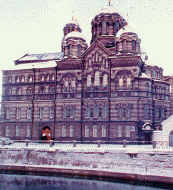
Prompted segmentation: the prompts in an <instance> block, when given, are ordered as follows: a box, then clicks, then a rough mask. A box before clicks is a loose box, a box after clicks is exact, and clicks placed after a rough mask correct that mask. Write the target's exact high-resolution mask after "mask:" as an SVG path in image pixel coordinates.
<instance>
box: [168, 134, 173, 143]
mask: <svg viewBox="0 0 173 190" xmlns="http://www.w3.org/2000/svg"><path fill="white" fill-rule="evenodd" d="M169 146H173V131H172V132H171V133H170V136H169Z"/></svg>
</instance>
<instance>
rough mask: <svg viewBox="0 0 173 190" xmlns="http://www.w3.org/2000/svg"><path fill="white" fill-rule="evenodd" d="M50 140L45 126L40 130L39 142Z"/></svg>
mask: <svg viewBox="0 0 173 190" xmlns="http://www.w3.org/2000/svg"><path fill="white" fill-rule="evenodd" d="M50 139H51V130H50V127H48V126H45V127H43V129H42V134H41V140H50Z"/></svg>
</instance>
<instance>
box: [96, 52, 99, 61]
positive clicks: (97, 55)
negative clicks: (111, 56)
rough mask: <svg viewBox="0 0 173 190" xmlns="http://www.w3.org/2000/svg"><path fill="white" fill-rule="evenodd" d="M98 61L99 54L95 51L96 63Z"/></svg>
mask: <svg viewBox="0 0 173 190" xmlns="http://www.w3.org/2000/svg"><path fill="white" fill-rule="evenodd" d="M98 61H99V54H98V52H96V63H97V62H98Z"/></svg>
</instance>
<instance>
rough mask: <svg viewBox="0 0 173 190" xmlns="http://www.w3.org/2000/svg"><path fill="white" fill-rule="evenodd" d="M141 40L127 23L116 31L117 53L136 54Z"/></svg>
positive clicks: (138, 51)
mask: <svg viewBox="0 0 173 190" xmlns="http://www.w3.org/2000/svg"><path fill="white" fill-rule="evenodd" d="M140 43H141V40H140V39H139V38H138V35H137V34H136V32H135V31H134V30H133V29H132V28H131V27H130V26H129V25H128V24H127V25H126V26H125V27H123V28H122V29H121V30H119V31H118V33H117V35H116V38H115V47H116V50H115V51H116V53H117V54H129V55H130V54H133V55H134V54H138V53H140Z"/></svg>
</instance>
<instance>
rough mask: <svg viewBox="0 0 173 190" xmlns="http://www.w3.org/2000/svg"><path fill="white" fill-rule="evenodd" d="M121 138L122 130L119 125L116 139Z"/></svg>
mask: <svg viewBox="0 0 173 190" xmlns="http://www.w3.org/2000/svg"><path fill="white" fill-rule="evenodd" d="M122 136H123V128H122V126H121V125H119V126H118V137H122Z"/></svg>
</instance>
